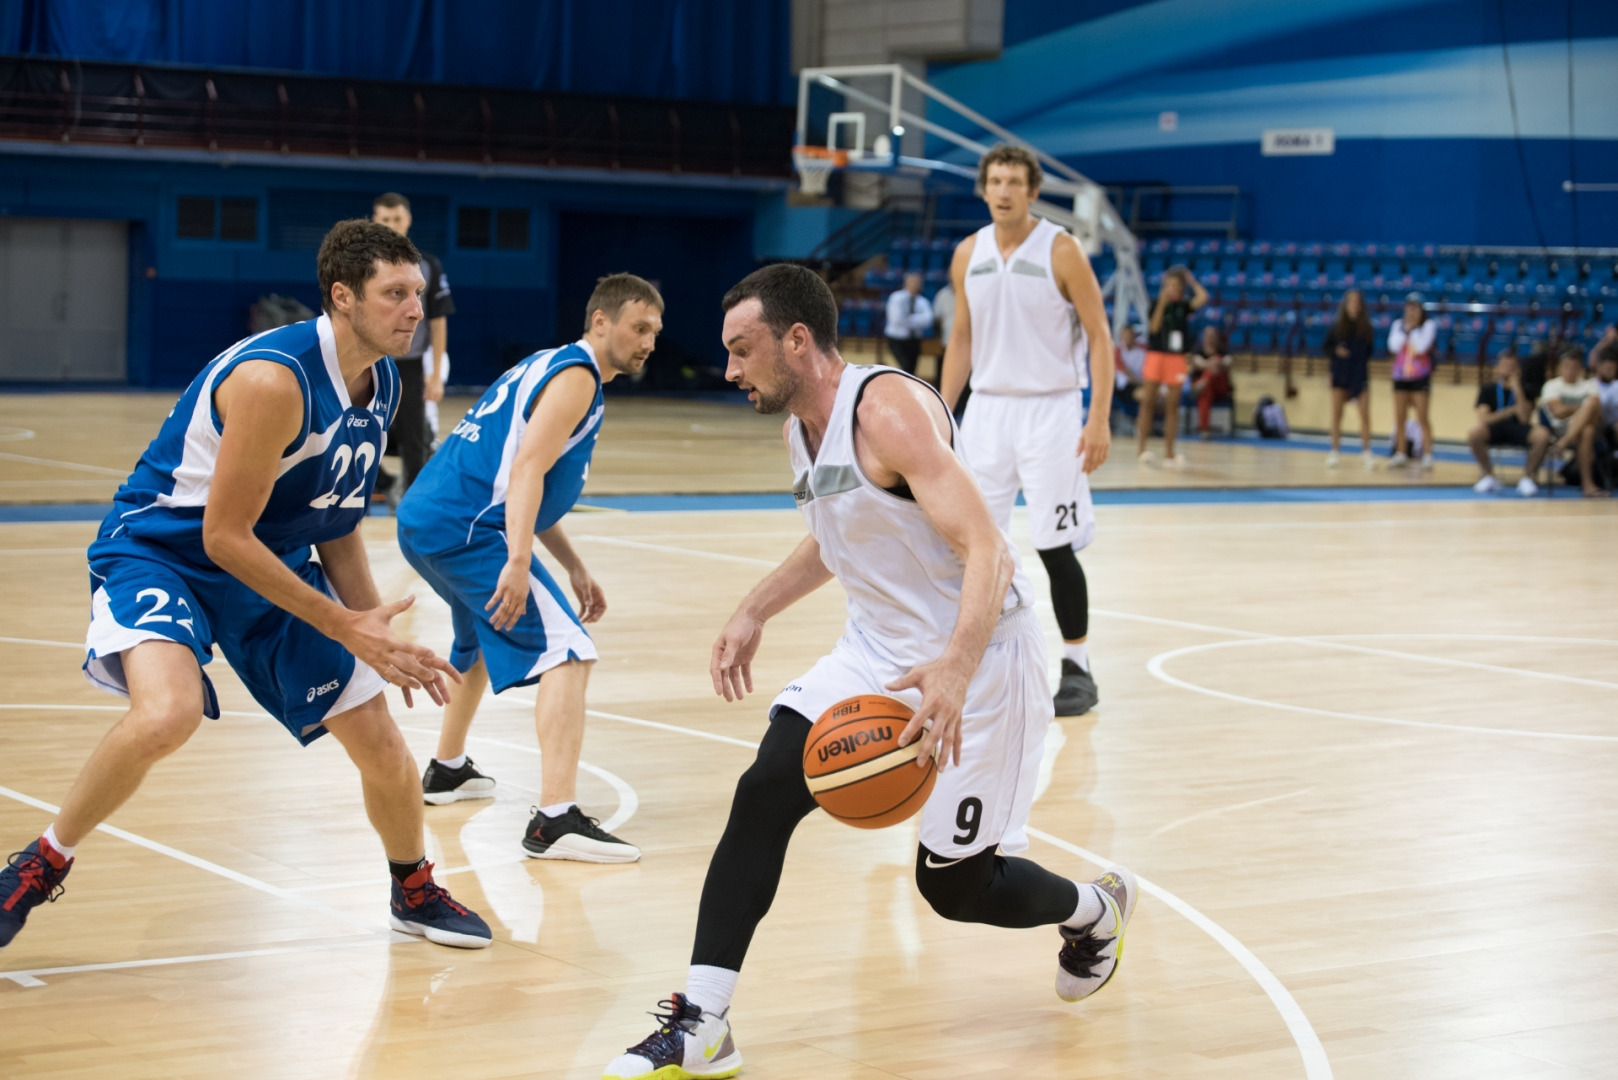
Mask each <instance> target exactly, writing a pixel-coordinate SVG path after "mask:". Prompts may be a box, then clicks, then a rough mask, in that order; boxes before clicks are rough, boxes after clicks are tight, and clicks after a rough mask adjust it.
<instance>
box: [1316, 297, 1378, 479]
mask: <svg viewBox="0 0 1618 1080" xmlns="http://www.w3.org/2000/svg"><path fill="white" fill-rule="evenodd" d="M1375 347H1376V334H1375V332H1374V331H1372V329H1371V318H1370V316H1369V315H1368V314H1367V313H1366V311H1365V295H1364V294H1363V293H1361V292H1360V291H1359V290H1358V289H1350V290H1348V291H1347V292H1346V293H1344V294H1343V302H1342V303H1341V304H1340V305H1338V308H1337V321H1336V322H1334V323H1332V324H1331V329H1330V330H1328V331H1327V332H1326V344H1325V346H1324V352H1325V353H1326V357H1327V358H1328V359H1329V360H1330V361H1331V453H1329V454H1327V455H1326V468H1328V469H1335V468H1337V448H1338V443H1339V442H1341V440H1342V436H1343V406H1345V405H1347V404H1348V403H1349V402H1350V401H1352V402H1355V403H1356V404H1357V405H1358V406H1359V410H1360V456H1361V458H1362V460H1363V461H1364V462H1365V467H1366V468H1367V469H1370V468H1374V467H1375V465H1376V461H1375V459H1374V458H1373V457H1372V456H1371V391H1370V389H1369V388H1368V386H1367V382H1368V380H1369V377H1370V375H1369V372H1370V366H1371V350H1372V349H1374V348H1375Z"/></svg>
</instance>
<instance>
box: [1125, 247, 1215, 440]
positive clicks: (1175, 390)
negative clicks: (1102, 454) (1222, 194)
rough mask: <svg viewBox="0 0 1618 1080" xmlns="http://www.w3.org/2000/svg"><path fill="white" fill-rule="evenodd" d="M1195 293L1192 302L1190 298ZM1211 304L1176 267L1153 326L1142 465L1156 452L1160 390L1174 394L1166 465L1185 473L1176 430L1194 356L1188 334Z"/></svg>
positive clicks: (1167, 420)
mask: <svg viewBox="0 0 1618 1080" xmlns="http://www.w3.org/2000/svg"><path fill="white" fill-rule="evenodd" d="M1187 288H1189V289H1190V290H1191V299H1189V300H1187V299H1186V297H1185V294H1186V290H1187ZM1207 302H1208V290H1207V289H1204V288H1203V287H1202V283H1201V282H1199V281H1198V280H1197V279H1196V278H1194V277H1192V276H1191V271H1190V270H1188V269H1186V268H1185V267H1183V266H1172V267H1170V268H1169V269H1168V272H1167V273H1165V274H1164V275H1163V284H1162V286H1161V287H1160V288H1159V289H1158V292H1157V303H1155V304H1153V305H1152V317H1151V320H1150V322H1149V323H1148V324H1147V336H1146V341H1147V345H1146V368H1145V370H1144V372H1143V373H1142V374H1143V375H1144V376H1145V378H1144V379H1143V380H1142V383H1143V385H1142V387H1141V394H1140V425H1139V435H1138V437H1137V439H1136V442H1137V444H1138V445H1137V452H1138V453H1139V454H1140V463H1141V464H1142V465H1150V464H1151V463H1152V452H1151V451H1150V450H1148V449H1146V440H1147V439H1149V438H1151V436H1152V417H1153V415H1154V414H1155V413H1156V412H1157V404H1158V395H1159V392H1160V388H1166V389H1167V390H1168V393H1167V394H1166V395H1164V400H1163V465H1164V466H1165V467H1166V468H1179V467H1180V466H1183V465H1184V464H1185V457H1184V455H1181V454H1176V453H1175V452H1174V434H1175V428H1177V427H1179V424H1180V388H1181V387H1182V386H1184V385H1185V354H1186V353H1187V352H1190V351H1191V336H1190V331H1189V330H1188V329H1187V326H1188V324H1189V323H1190V321H1191V313H1192V312H1193V311H1196V310H1197V309H1198V308H1200V307H1202V306H1203V305H1204V304H1206V303H1207Z"/></svg>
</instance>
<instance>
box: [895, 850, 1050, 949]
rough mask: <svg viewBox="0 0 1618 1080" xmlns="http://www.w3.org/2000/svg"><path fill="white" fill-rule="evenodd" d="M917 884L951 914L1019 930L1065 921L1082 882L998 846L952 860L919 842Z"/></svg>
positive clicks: (941, 910)
mask: <svg viewBox="0 0 1618 1080" xmlns="http://www.w3.org/2000/svg"><path fill="white" fill-rule="evenodd" d="M916 888H918V889H920V890H921V895H922V896H924V897H925V898H926V899H927V902H928V903H929V904H931V905H932V906H933V910H934V911H936V912H938V914H940V915H942V916H944V918H946V919H953V920H954V921H956V922H973V923H987V924H988V925H989V926H1006V927H1011V928H1013V929H1023V928H1026V927H1030V926H1051V925H1054V924H1056V923H1059V922H1063V921H1065V920H1066V919H1069V918H1071V917H1072V915H1073V912H1074V911H1075V910H1077V909H1078V906H1079V887H1078V886H1077V885H1075V884H1073V882H1072V881H1070V880H1068V879H1067V878H1065V877H1062V876H1060V875H1059V874H1053V873H1051V872H1050V871H1049V870H1047V869H1045V868H1044V867H1043V866H1041V865H1039V864H1038V863H1036V862H1034V861H1032V860H1030V859H1008V858H1006V857H1005V856H1004V855H1000V854H997V853H996V852H995V850H994V849H993V848H986V849H984V850H983V851H980V852H978V853H977V854H976V855H968V856H967V857H966V858H964V859H955V860H951V859H945V858H941V857H939V856H937V855H934V854H933V853H932V852H931V851H929V850H927V848H926V846H925V845H918V846H917V848H916Z"/></svg>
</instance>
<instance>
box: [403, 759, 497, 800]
mask: <svg viewBox="0 0 1618 1080" xmlns="http://www.w3.org/2000/svg"><path fill="white" fill-rule="evenodd" d="M421 797H422V800H423V801H425V802H426V803H428V804H429V805H431V806H443V805H445V804H447V803H452V802H460V801H461V800H462V799H492V798H494V778H493V777H489V776H484V775H483V774H482V773H480V772H478V770H477V766H476V765H474V764H473V763H472V759H471V758H467V759H466V764H464V765H462V766H461V767H460V768H459V769H451V768H450V767H448V766H447V765H445V764H444V763H443V762H442V761H439V760H438V759H437V758H433V759H432V760H431V761H429V762H428V763H427V771H426V772H424V773H422V774H421Z"/></svg>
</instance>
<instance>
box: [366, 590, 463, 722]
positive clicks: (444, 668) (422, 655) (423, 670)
mask: <svg viewBox="0 0 1618 1080" xmlns="http://www.w3.org/2000/svg"><path fill="white" fill-rule="evenodd" d="M415 602H416V598H415V597H414V596H407V597H405V598H404V599H403V600H395V601H394V602H393V603H391V604H383V605H382V606H381V607H375V608H371V609H370V610H369V611H355V612H351V613H350V618H349V623H348V626H347V628H346V630H345V631H344V633H343V635H342V636H341V637H340V638H339V639H338V640H339V641H340V642H341V643H342V645H343V646H344V647H345V648H347V649H348V651H349V652H351V653H353V654H354V656H355V658H356V659H358V660H360V661H362V662H364V663H366V664H369V665H370V666H371V668H372V669H373V670H375V671H376V673H377V674H378V675H381V676H382V677H383V678H384V679H386V680H388V682H390V683H392V684H393V685H394V686H397V687H399V688H400V689H401V690H403V691H404V699H405V705H406V706H407V707H412V706H414V705H415V701H414V700H413V699H412V698H411V695H410V691H411V690H425V691H427V696H428V697H430V698H432V699H433V701H434V702H436V703H437V704H439V705H444V704H447V703H448V702H449V683H448V682H447V681H446V676H447V677H448V679H450V680H453V681H455V682H460V681H461V673H460V672H458V671H456V670H455V669H454V668H453V667H451V666H450V663H449V661H447V660H445V659H443V658H441V657H439V656H438V655H437V654H436V653H434V652H433V651H432V650H431V649H429V648H427V647H426V646H425V645H417V644H416V643H415V642H413V641H406V640H405V639H404V638H401V637H398V636H396V635H395V634H394V633H393V628H392V627H391V626H390V625H389V624H390V623H391V622H392V620H393V617H394V616H395V615H398V614H400V613H401V612H403V611H406V610H408V609H409V608H410V606H411V605H412V604H414V603H415Z"/></svg>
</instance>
